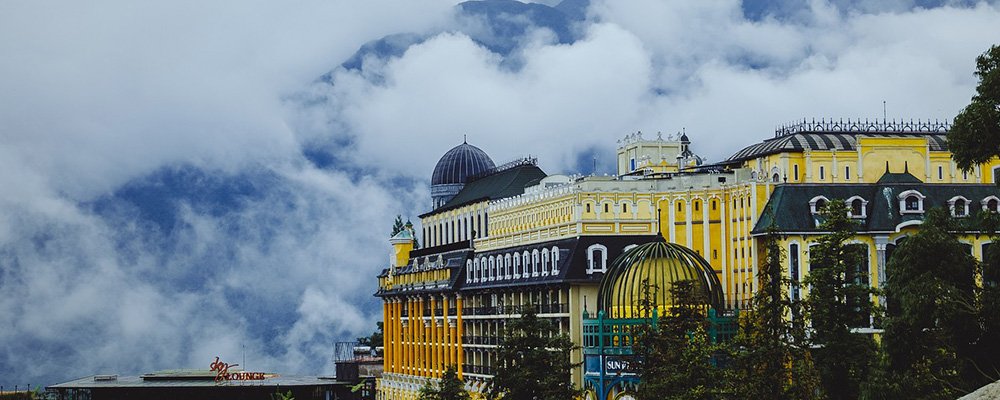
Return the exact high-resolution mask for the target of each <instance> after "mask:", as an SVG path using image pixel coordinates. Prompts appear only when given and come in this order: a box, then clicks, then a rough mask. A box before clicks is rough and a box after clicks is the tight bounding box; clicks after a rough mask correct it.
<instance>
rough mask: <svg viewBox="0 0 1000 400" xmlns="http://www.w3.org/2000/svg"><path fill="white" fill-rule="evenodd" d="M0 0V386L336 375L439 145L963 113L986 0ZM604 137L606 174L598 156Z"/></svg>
mask: <svg viewBox="0 0 1000 400" xmlns="http://www.w3.org/2000/svg"><path fill="white" fill-rule="evenodd" d="M559 3H560V2H559V1H542V2H538V3H536V4H531V5H526V4H511V3H509V2H497V1H493V2H490V3H489V4H480V3H468V4H463V5H458V4H457V2H455V1H444V0H425V1H420V2H413V1H390V0H369V1H341V0H327V1H311V0H305V1H300V2H295V3H294V4H289V3H275V2H263V1H243V2H238V3H205V2H195V1H183V0H180V1H170V2H142V3H136V2H130V1H96V2H87V3H86V4H83V3H79V2H68V1H65V2H16V1H6V2H0V54H2V55H3V57H0V188H2V189H0V385H4V387H8V386H13V385H15V384H17V385H26V384H31V385H47V384H54V383H59V382H62V381H67V380H70V379H75V378H79V377H83V376H87V375H91V374H99V373H100V374H104V373H117V374H122V375H136V374H141V373H147V372H152V371H156V370H162V369H175V368H207V367H208V364H209V363H210V362H211V361H213V360H214V357H216V356H220V357H222V359H224V360H229V362H230V363H233V362H236V363H243V362H244V361H243V359H244V358H243V357H244V354H245V360H246V361H245V365H244V367H246V368H247V369H248V370H258V371H267V372H279V373H284V374H307V375H329V374H332V373H333V365H332V362H331V357H332V355H333V346H334V345H333V343H335V342H337V341H345V340H353V339H354V338H355V337H358V336H362V335H365V334H367V333H370V332H371V330H372V329H373V328H374V326H375V322H376V321H377V320H380V318H381V307H380V305H379V302H378V300H377V298H375V297H373V295H372V294H373V293H374V292H375V290H376V286H377V285H376V280H375V278H374V277H375V275H377V274H378V273H379V271H380V270H381V269H382V268H384V267H385V266H386V265H387V263H388V259H389V245H388V235H389V233H390V229H391V226H392V220H393V219H394V217H395V216H396V215H397V214H399V215H402V216H403V217H404V218H407V217H408V218H413V219H414V221H415V222H416V219H417V218H416V215H419V214H421V213H423V212H426V211H428V210H429V207H430V195H429V188H428V184H429V178H430V173H431V171H432V169H433V167H434V164H435V163H436V161H437V159H438V158H439V157H440V156H441V155H442V154H444V152H446V151H447V150H448V149H450V148H451V147H453V146H455V145H458V144H460V143H461V142H462V140H463V137H464V136H466V135H467V137H468V141H469V143H471V144H474V145H476V146H478V147H480V148H482V149H483V150H485V151H486V152H487V153H489V154H490V155H491V156H492V158H493V159H494V161H496V162H497V163H498V164H499V163H503V162H505V161H510V160H513V159H516V158H520V157H524V156H528V155H531V156H536V157H538V159H539V165H540V166H541V167H542V168H543V169H544V170H545V171H547V172H548V173H585V174H586V173H594V172H596V173H610V172H612V165H613V160H614V149H615V147H616V143H617V140H618V139H620V138H622V137H624V136H625V135H626V134H629V133H633V132H636V131H642V132H643V133H644V134H646V135H647V137H653V136H654V135H655V134H656V132H662V133H664V134H672V133H675V132H678V131H681V130H683V131H685V132H686V133H687V134H688V136H690V137H691V139H692V142H693V143H692V148H693V150H694V151H695V152H697V153H699V154H700V155H702V156H703V157H705V158H706V159H707V160H708V161H716V160H721V159H724V158H725V157H727V156H728V155H729V154H731V153H734V152H736V151H737V150H739V149H740V148H741V147H743V146H747V145H750V144H753V143H755V142H758V141H761V140H764V139H766V138H768V137H770V136H773V132H774V129H775V128H776V127H777V126H779V125H782V124H785V123H789V122H792V121H795V120H800V119H802V118H838V119H839V118H881V117H882V115H883V101H884V102H885V103H884V104H885V113H886V115H887V116H888V118H890V119H893V118H900V119H907V120H909V119H911V118H912V119H917V118H920V119H940V120H950V119H952V118H953V117H954V116H955V114H957V112H958V111H959V110H961V109H962V107H964V106H965V105H966V104H968V102H969V99H970V97H971V96H972V95H973V93H974V88H975V84H976V80H975V77H974V75H973V70H974V66H975V62H974V59H975V57H976V56H977V55H979V54H981V53H982V52H984V51H985V50H986V49H988V48H989V46H991V45H993V44H997V43H1000V24H997V23H996V21H1000V3H998V2H997V1H992V2H968V1H955V2H950V1H944V2H941V1H907V0H897V1H848V0H838V1H828V0H811V1H763V0H755V1H746V2H740V1H734V0H719V1H711V2H701V1H667V0H631V1H614V0H593V1H591V2H590V3H589V4H588V3H587V2H586V1H580V0H569V1H568V2H566V4H559ZM595 157H596V158H597V165H598V167H597V170H596V171H595V170H594V168H593V164H594V163H593V159H594V158H595Z"/></svg>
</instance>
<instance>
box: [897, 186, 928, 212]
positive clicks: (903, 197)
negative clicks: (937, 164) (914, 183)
mask: <svg viewBox="0 0 1000 400" xmlns="http://www.w3.org/2000/svg"><path fill="white" fill-rule="evenodd" d="M924 198H925V197H924V195H922V194H920V192H918V191H916V190H907V191H905V192H903V193H900V194H899V212H900V213H901V214H919V213H923V212H924Z"/></svg>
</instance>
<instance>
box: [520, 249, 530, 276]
mask: <svg viewBox="0 0 1000 400" xmlns="http://www.w3.org/2000/svg"><path fill="white" fill-rule="evenodd" d="M530 269H531V256H530V255H529V254H528V251H527V250H525V251H524V253H523V254H522V255H521V277H524V278H528V277H530V276H531V271H530Z"/></svg>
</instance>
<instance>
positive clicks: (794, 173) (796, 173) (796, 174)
mask: <svg viewBox="0 0 1000 400" xmlns="http://www.w3.org/2000/svg"><path fill="white" fill-rule="evenodd" d="M792 177H793V178H794V179H793V180H794V181H796V182H798V180H799V165H798V164H795V165H793V166H792Z"/></svg>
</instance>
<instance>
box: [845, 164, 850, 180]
mask: <svg viewBox="0 0 1000 400" xmlns="http://www.w3.org/2000/svg"><path fill="white" fill-rule="evenodd" d="M844 180H847V181H849V180H851V166H850V165H845V166H844Z"/></svg>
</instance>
